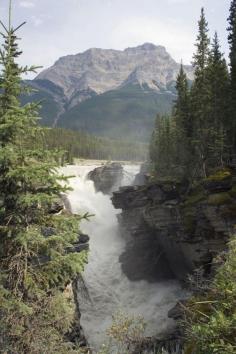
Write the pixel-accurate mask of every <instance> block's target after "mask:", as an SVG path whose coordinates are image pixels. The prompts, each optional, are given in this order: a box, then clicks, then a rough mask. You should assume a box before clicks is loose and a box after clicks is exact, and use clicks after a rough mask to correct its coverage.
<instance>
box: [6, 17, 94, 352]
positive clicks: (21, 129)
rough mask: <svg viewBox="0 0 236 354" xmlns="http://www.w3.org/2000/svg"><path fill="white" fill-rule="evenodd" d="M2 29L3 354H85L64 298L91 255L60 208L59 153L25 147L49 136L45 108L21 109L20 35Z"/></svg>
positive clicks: (72, 219)
mask: <svg viewBox="0 0 236 354" xmlns="http://www.w3.org/2000/svg"><path fill="white" fill-rule="evenodd" d="M1 26H2V33H1V36H2V39H3V42H4V43H3V45H2V47H1V50H0V64H1V69H2V71H1V74H0V92H1V94H0V265H1V267H0V347H1V352H2V353H12V354H13V353H14V354H16V353H17V354H19V353H20V354H24V353H25V354H31V353H37V354H43V353H48V354H50V353H54V354H55V353H77V352H78V351H77V350H76V348H75V347H72V345H71V343H69V342H68V341H67V340H66V339H65V338H66V336H65V334H66V333H67V332H69V331H70V328H71V324H72V321H73V311H74V307H73V301H72V300H71V299H70V298H67V297H65V296H64V294H63V290H64V289H65V287H66V285H67V284H69V282H70V281H71V280H73V279H74V278H75V277H76V275H77V274H78V273H80V272H81V271H82V270H83V267H84V263H85V262H86V257H87V255H86V253H83V252H82V253H75V252H73V250H74V248H73V243H74V242H76V241H78V227H79V221H80V219H81V217H79V216H70V215H66V213H65V212H64V214H63V213H62V215H57V214H56V213H55V212H54V211H53V209H55V208H54V207H55V206H56V205H57V203H58V200H59V198H60V196H61V193H63V192H65V191H66V190H67V187H62V182H64V183H66V180H65V179H64V178H63V177H60V176H59V175H58V173H57V170H56V168H57V166H56V164H55V162H54V161H55V158H54V155H53V153H51V152H48V151H44V150H40V149H35V150H34V149H31V148H26V147H25V140H26V139H28V138H29V137H31V138H33V137H36V136H37V135H39V134H41V129H40V128H39V127H38V125H37V121H38V114H37V108H38V105H37V104H35V103H30V104H27V105H25V106H21V104H20V101H19V96H20V94H21V93H22V90H23V88H22V85H21V75H22V74H25V73H27V72H29V71H34V70H35V69H36V68H35V67H20V66H19V65H18V64H17V59H18V57H19V56H20V54H21V52H20V50H19V49H18V38H17V33H18V30H19V29H20V27H21V26H19V27H18V28H13V27H12V25H11V22H10V23H9V27H6V26H5V25H4V24H2V23H1Z"/></svg>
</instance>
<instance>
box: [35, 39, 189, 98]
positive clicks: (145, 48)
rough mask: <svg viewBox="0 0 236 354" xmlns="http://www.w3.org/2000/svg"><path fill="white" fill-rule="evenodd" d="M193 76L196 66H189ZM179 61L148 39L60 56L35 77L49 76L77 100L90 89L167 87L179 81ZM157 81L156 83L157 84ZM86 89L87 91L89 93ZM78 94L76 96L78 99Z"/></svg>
mask: <svg viewBox="0 0 236 354" xmlns="http://www.w3.org/2000/svg"><path fill="white" fill-rule="evenodd" d="M185 69H186V72H187V75H188V76H189V78H190V79H192V77H193V69H192V67H190V66H186V67H185ZM178 71H179V64H178V63H176V62H175V60H174V59H173V58H172V57H171V56H170V54H169V53H168V52H167V51H166V49H165V47H163V46H156V45H154V44H152V43H144V44H142V45H139V46H137V47H132V48H127V49H125V50H123V51H122V50H114V49H101V48H91V49H88V50H86V51H85V52H83V53H78V54H76V55H68V56H65V57H62V58H60V59H59V60H58V61H56V62H55V64H54V65H53V66H52V67H50V68H49V69H47V70H44V71H43V72H41V73H40V74H39V75H38V76H37V77H36V79H35V80H38V79H40V80H49V81H51V82H53V83H54V84H55V85H57V86H59V87H60V88H62V89H63V91H64V94H65V96H66V98H67V100H68V101H71V100H73V104H76V102H77V100H78V102H81V101H82V100H83V99H84V97H85V99H87V98H88V92H92V93H93V94H102V93H104V92H107V91H110V90H115V89H117V88H119V87H123V86H124V85H127V84H129V85H130V84H131V85H132V84H135V85H136V84H137V83H138V84H140V86H142V85H145V87H149V88H150V89H152V90H156V91H160V88H161V90H165V89H166V90H167V87H168V84H169V83H171V82H173V81H175V79H176V76H177V74H178ZM153 83H155V84H153ZM85 93H86V94H85ZM75 97H77V98H76V100H75Z"/></svg>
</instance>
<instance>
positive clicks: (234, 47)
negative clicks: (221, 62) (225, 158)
mask: <svg viewBox="0 0 236 354" xmlns="http://www.w3.org/2000/svg"><path fill="white" fill-rule="evenodd" d="M228 22H229V26H228V28H227V30H228V32H229V35H228V41H229V47H230V55H229V58H230V99H231V100H230V122H229V130H228V139H229V140H230V143H231V145H232V148H233V152H234V153H236V0H233V1H232V2H231V5H230V14H229V18H228Z"/></svg>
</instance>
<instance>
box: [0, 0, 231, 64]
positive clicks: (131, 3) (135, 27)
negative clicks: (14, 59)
mask: <svg viewBox="0 0 236 354" xmlns="http://www.w3.org/2000/svg"><path fill="white" fill-rule="evenodd" d="M12 2H13V24H14V25H19V24H20V23H21V22H23V21H26V22H27V24H26V25H25V26H24V27H23V28H22V29H21V30H20V31H19V32H18V36H20V37H21V38H22V39H21V42H20V47H21V49H22V50H23V55H22V56H21V58H20V62H21V64H24V65H26V64H28V65H31V64H34V65H39V66H43V67H44V68H47V67H49V66H51V65H52V64H53V63H54V62H55V61H56V60H57V59H58V58H59V57H61V56H65V55H68V54H76V53H79V52H83V51H85V50H87V49H89V48H94V47H96V48H112V49H125V48H127V47H134V46H137V45H140V44H143V43H145V42H151V43H153V44H156V45H163V46H165V47H166V48H167V51H168V52H169V53H170V54H171V55H172V57H173V58H174V59H175V60H176V61H177V62H180V61H181V59H182V60H183V62H184V64H190V63H191V59H192V54H193V52H194V50H195V48H194V42H195V39H196V35H197V21H198V19H199V16H200V9H201V7H202V6H204V8H205V12H206V17H207V20H208V23H209V28H210V34H211V35H213V33H214V31H216V30H217V31H218V34H219V38H220V41H221V45H222V50H223V51H224V52H225V55H226V56H228V45H227V32H226V27H227V17H228V11H229V6H230V0H12ZM7 7H8V0H0V18H1V19H2V20H3V22H5V23H6V21H7Z"/></svg>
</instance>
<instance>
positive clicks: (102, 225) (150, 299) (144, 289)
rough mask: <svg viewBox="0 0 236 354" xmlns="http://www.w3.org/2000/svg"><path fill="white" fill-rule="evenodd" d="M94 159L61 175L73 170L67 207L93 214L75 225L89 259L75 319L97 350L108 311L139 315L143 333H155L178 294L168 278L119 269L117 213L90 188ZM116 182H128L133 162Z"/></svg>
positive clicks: (109, 319)
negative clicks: (137, 277) (136, 277)
mask: <svg viewBox="0 0 236 354" xmlns="http://www.w3.org/2000/svg"><path fill="white" fill-rule="evenodd" d="M97 166H98V165H96V166H95V165H93V166H92V165H90V166H89V165H87V166H79V165H78V166H67V167H65V168H63V173H64V174H65V175H75V177H74V178H72V179H71V181H70V184H71V187H72V188H73V191H71V192H70V193H69V194H68V198H69V200H70V203H71V207H72V210H73V212H75V213H85V212H89V213H90V214H93V215H94V216H93V217H91V218H90V221H89V222H87V221H83V222H82V224H81V230H82V231H83V232H84V233H87V234H88V235H89V236H90V254H89V262H88V265H87V266H86V269H85V272H84V274H83V278H84V282H85V286H86V288H87V289H88V292H89V298H85V297H84V296H83V295H82V293H81V296H80V300H79V302H80V310H81V313H82V318H81V324H82V326H83V328H84V332H85V335H86V338H87V339H88V342H89V343H90V345H91V347H93V348H95V350H97V349H98V348H99V347H100V346H101V345H102V344H103V343H104V342H105V341H106V329H107V328H108V327H109V325H110V324H111V322H112V315H113V314H114V313H115V312H117V311H119V310H121V311H122V312H124V313H125V314H130V315H134V316H136V315H137V316H138V315H141V316H142V317H143V318H144V320H145V322H146V323H147V329H146V332H147V333H146V334H147V335H148V336H152V335H156V334H158V333H162V332H164V331H166V330H167V329H168V328H169V327H171V326H173V322H172V320H170V319H168V316H167V313H168V311H169V310H170V308H171V307H173V306H174V305H175V304H176V301H177V300H178V299H180V298H181V295H182V290H181V287H180V285H179V284H177V283H176V282H174V281H168V282H160V283H151V284H150V283H148V282H146V281H136V282H132V281H130V280H128V278H127V277H126V276H125V275H124V274H123V273H122V270H121V266H120V263H119V256H120V255H121V254H122V252H123V250H124V248H125V240H124V239H123V238H122V237H121V235H120V234H119V226H118V222H117V214H119V213H120V211H119V210H115V209H114V207H113V205H112V203H111V200H110V197H109V196H107V195H103V194H102V193H100V192H98V193H96V192H95V189H94V185H93V182H91V181H88V180H87V179H86V176H87V174H88V173H89V172H90V171H91V170H93V169H94V168H96V167H97ZM124 170H125V174H124V181H123V182H122V185H125V184H132V182H133V180H134V177H135V175H136V174H137V173H138V166H130V165H129V166H124Z"/></svg>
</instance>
